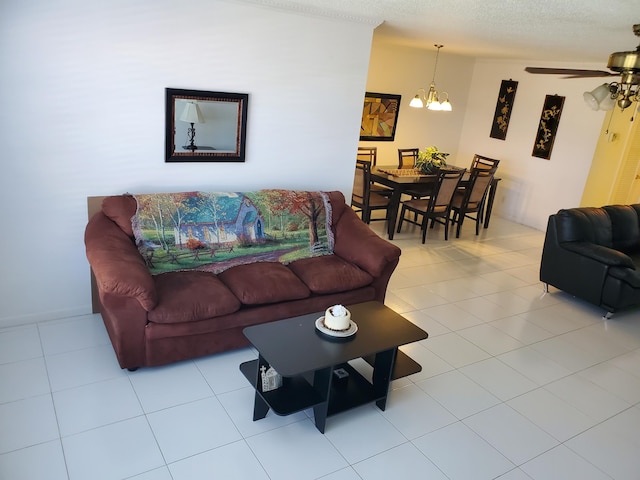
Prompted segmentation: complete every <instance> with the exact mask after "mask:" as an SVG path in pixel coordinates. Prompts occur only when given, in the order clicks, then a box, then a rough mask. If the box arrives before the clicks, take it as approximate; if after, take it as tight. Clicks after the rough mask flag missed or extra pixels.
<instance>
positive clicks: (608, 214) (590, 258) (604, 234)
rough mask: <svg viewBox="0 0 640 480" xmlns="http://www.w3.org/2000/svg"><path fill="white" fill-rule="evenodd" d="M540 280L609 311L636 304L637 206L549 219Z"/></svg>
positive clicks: (639, 297) (639, 295) (568, 212)
mask: <svg viewBox="0 0 640 480" xmlns="http://www.w3.org/2000/svg"><path fill="white" fill-rule="evenodd" d="M540 280H541V281H542V282H544V283H545V288H546V289H547V290H548V286H549V285H553V286H554V287H556V288H558V289H560V290H563V291H565V292H567V293H569V294H571V295H574V296H576V297H578V298H581V299H583V300H586V301H588V302H590V303H592V304H594V305H597V306H599V307H602V308H603V309H605V310H606V311H607V313H606V315H605V317H606V318H610V317H611V315H612V314H613V312H615V311H617V310H621V309H625V308H630V307H634V306H638V305H640V204H635V205H609V206H605V207H601V208H594V207H583V208H570V209H564V210H560V211H558V213H556V214H554V215H550V216H549V222H548V224H547V232H546V237H545V241H544V247H543V251H542V261H541V263H540Z"/></svg>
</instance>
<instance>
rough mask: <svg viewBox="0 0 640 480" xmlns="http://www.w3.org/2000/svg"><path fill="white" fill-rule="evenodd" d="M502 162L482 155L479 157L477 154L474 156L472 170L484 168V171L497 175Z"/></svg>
mask: <svg viewBox="0 0 640 480" xmlns="http://www.w3.org/2000/svg"><path fill="white" fill-rule="evenodd" d="M499 163H500V160H495V159H493V158H489V157H484V156H482V155H478V154H477V153H476V154H475V155H474V156H473V160H471V169H470V170H473V169H474V168H482V169H484V170H491V172H492V173H495V172H496V170H497V169H498V164H499Z"/></svg>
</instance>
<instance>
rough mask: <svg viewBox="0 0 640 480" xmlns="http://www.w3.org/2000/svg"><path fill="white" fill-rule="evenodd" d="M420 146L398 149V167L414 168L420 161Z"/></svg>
mask: <svg viewBox="0 0 640 480" xmlns="http://www.w3.org/2000/svg"><path fill="white" fill-rule="evenodd" d="M418 150H419V149H418V148H399V149H398V168H414V167H415V166H416V162H417V161H418Z"/></svg>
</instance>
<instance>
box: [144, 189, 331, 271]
mask: <svg viewBox="0 0 640 480" xmlns="http://www.w3.org/2000/svg"><path fill="white" fill-rule="evenodd" d="M134 197H135V199H136V202H137V204H138V206H137V211H136V214H135V215H134V216H133V217H132V219H131V223H132V226H133V233H134V236H135V240H136V245H137V246H138V250H139V251H140V253H141V255H142V256H143V258H144V259H145V261H146V263H147V266H148V267H149V270H150V271H151V273H152V274H153V275H157V274H160V273H165V272H171V271H177V270H201V271H207V272H213V273H220V272H222V271H224V270H226V269H228V268H230V267H233V266H235V265H242V264H247V263H254V262H281V263H284V264H287V263H290V262H293V261H294V260H299V259H302V258H309V257H316V256H319V255H329V254H332V253H333V245H334V238H333V232H332V230H331V205H330V203H329V198H328V195H327V194H326V193H324V192H305V191H296V190H259V191H256V192H181V193H154V194H142V195H134Z"/></svg>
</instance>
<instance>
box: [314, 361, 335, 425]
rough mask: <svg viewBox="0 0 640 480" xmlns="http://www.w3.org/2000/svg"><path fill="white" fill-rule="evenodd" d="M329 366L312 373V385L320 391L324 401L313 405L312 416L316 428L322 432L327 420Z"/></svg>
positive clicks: (329, 386) (329, 382)
mask: <svg viewBox="0 0 640 480" xmlns="http://www.w3.org/2000/svg"><path fill="white" fill-rule="evenodd" d="M331 370H332V369H331V367H329V368H324V369H322V370H316V371H315V373H314V375H313V387H314V388H315V389H316V390H317V391H318V392H320V394H321V395H322V397H323V398H324V399H325V400H324V402H322V403H320V404H318V405H316V406H315V407H313V418H314V420H315V423H316V428H317V429H318V430H319V431H320V433H324V426H325V424H326V422H327V413H328V411H329V392H330V391H331Z"/></svg>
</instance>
